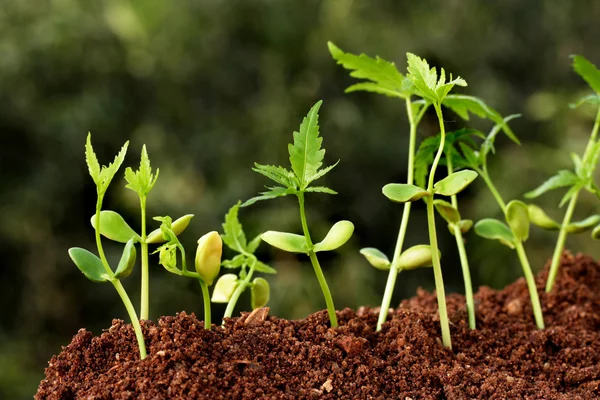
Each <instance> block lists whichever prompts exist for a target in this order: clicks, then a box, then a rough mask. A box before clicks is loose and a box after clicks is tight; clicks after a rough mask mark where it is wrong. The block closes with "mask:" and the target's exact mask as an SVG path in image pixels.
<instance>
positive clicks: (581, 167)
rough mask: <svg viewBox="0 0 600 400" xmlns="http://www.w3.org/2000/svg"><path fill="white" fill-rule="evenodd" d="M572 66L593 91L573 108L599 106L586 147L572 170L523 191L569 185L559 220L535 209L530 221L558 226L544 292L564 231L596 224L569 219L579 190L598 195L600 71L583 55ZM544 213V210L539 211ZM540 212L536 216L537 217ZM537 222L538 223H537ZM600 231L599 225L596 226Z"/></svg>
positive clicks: (557, 259)
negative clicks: (542, 213)
mask: <svg viewBox="0 0 600 400" xmlns="http://www.w3.org/2000/svg"><path fill="white" fill-rule="evenodd" d="M572 59H573V69H574V70H575V72H576V73H577V74H578V75H579V76H581V77H582V78H583V80H585V81H586V82H587V83H588V85H589V86H590V87H591V88H592V90H593V91H594V94H592V95H588V96H586V97H584V98H582V99H580V100H579V101H578V102H577V103H575V104H572V105H571V107H572V108H576V107H579V106H580V105H582V104H585V103H587V104H591V105H594V106H596V107H597V108H598V111H597V113H596V119H595V122H594V127H593V128H592V133H591V134H590V137H589V140H588V143H587V146H586V148H585V151H584V153H583V156H582V157H580V156H579V155H577V154H575V153H571V159H572V160H573V164H574V171H569V170H561V171H558V173H557V174H556V175H554V176H553V177H551V178H549V179H548V180H547V181H546V182H544V183H542V184H541V185H540V186H539V187H537V188H536V189H534V190H532V191H530V192H528V193H526V194H525V197H526V198H529V199H532V198H536V197H538V196H540V195H541V194H543V193H546V192H547V191H550V190H554V189H558V188H568V190H567V192H566V193H565V195H564V196H563V198H562V200H561V201H560V205H559V207H562V206H563V205H564V204H566V203H567V202H568V205H567V209H566V211H565V215H564V217H563V220H562V223H560V224H558V222H556V221H553V220H552V219H551V218H550V217H548V216H547V215H546V214H545V213H544V215H541V214H540V211H541V210H537V209H536V218H535V219H533V220H532V222H533V223H535V224H536V225H538V226H540V227H542V228H544V229H549V230H556V229H558V230H559V232H558V239H557V240H556V246H555V247H554V254H553V256H552V262H551V264H550V272H549V274H548V280H547V281H546V292H550V291H551V290H552V286H553V285H554V282H555V280H556V275H557V274H558V267H559V266H560V256H561V255H562V252H563V249H564V247H565V242H566V240H567V234H569V233H577V232H583V231H586V230H589V229H591V228H592V227H593V226H594V225H596V224H597V222H595V221H594V220H593V219H592V220H590V219H585V220H583V221H579V222H574V223H572V222H571V219H572V218H573V213H574V211H575V206H576V204H577V200H578V198H579V194H580V192H581V190H582V189H586V190H587V191H589V192H591V193H593V194H595V195H596V196H598V197H600V189H599V188H598V186H597V185H596V183H595V182H594V171H595V170H596V166H597V164H598V157H599V156H600V142H599V141H598V138H597V136H598V129H600V107H599V105H600V70H598V68H596V66H595V65H594V64H592V63H591V62H589V61H588V60H586V59H585V58H584V57H582V56H573V57H572ZM542 212H543V211H542ZM538 215H539V218H537V216H538ZM594 218H597V216H594ZM538 222H539V223H538ZM597 228H598V231H600V226H598V227H597Z"/></svg>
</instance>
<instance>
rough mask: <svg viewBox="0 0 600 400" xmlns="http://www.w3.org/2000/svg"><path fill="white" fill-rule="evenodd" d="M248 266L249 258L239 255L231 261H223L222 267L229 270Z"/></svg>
mask: <svg viewBox="0 0 600 400" xmlns="http://www.w3.org/2000/svg"><path fill="white" fill-rule="evenodd" d="M246 264H248V258H247V257H246V256H245V255H244V254H238V255H236V256H235V257H233V258H232V259H231V260H223V261H222V262H221V266H222V267H223V268H227V269H236V268H241V267H242V266H243V265H246Z"/></svg>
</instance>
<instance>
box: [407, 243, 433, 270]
mask: <svg viewBox="0 0 600 400" xmlns="http://www.w3.org/2000/svg"><path fill="white" fill-rule="evenodd" d="M438 254H439V258H442V253H441V252H440V251H439V250H438ZM432 265H433V253H432V251H431V246H429V245H428V244H418V245H416V246H412V247H410V248H408V249H406V250H405V251H404V252H403V253H402V254H401V255H400V257H399V258H398V267H399V268H400V269H401V270H403V269H405V270H410V269H416V268H421V267H431V266H432Z"/></svg>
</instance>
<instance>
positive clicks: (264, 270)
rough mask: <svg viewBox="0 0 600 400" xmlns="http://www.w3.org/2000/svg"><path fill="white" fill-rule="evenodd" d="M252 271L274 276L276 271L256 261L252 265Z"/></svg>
mask: <svg viewBox="0 0 600 400" xmlns="http://www.w3.org/2000/svg"><path fill="white" fill-rule="evenodd" d="M254 269H255V270H256V271H257V272H262V273H263V274H276V273H277V270H276V269H275V268H273V267H271V266H269V265H267V264H265V263H263V262H260V261H258V260H256V263H255V264H254Z"/></svg>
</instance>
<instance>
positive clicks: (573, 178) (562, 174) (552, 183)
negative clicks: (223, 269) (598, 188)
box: [525, 169, 580, 206]
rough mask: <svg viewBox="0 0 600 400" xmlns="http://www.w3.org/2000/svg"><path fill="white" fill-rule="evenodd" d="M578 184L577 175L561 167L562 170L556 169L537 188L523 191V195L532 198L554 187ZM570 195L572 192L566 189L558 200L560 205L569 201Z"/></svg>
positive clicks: (575, 185)
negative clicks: (554, 172)
mask: <svg viewBox="0 0 600 400" xmlns="http://www.w3.org/2000/svg"><path fill="white" fill-rule="evenodd" d="M579 185H580V179H579V177H578V176H577V175H576V174H575V173H574V172H572V171H569V170H566V169H563V170H560V171H558V172H557V173H556V175H554V176H553V177H551V178H548V180H546V181H545V182H544V183H542V184H541V185H540V186H538V187H537V188H535V189H533V190H532V191H529V192H527V193H525V197H526V198H528V199H534V198H536V197H538V196H541V195H542V194H544V193H546V192H548V191H550V190H554V189H558V188H562V187H577V186H579ZM571 196H573V192H572V191H568V192H567V194H566V195H565V196H564V197H563V198H562V200H561V201H560V204H561V206H562V205H563V204H564V203H566V202H567V201H569V199H570V198H571Z"/></svg>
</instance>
